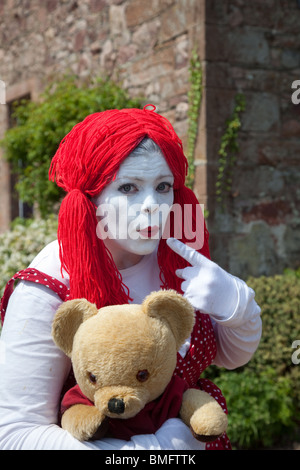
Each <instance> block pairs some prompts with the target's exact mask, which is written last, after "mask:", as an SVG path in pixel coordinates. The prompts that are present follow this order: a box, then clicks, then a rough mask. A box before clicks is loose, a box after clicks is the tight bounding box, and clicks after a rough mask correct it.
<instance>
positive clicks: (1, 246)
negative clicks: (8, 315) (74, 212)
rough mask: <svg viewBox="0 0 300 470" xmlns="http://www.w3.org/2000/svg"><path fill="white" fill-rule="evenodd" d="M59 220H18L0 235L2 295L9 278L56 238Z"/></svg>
mask: <svg viewBox="0 0 300 470" xmlns="http://www.w3.org/2000/svg"><path fill="white" fill-rule="evenodd" d="M56 232H57V221H56V219H55V218H54V217H50V218H48V219H47V220H27V221H26V223H24V222H22V221H20V220H16V221H15V222H14V224H13V227H12V229H11V230H9V231H7V232H5V233H2V234H1V235H0V296H2V294H3V291H4V287H5V285H6V283H7V282H8V281H9V279H10V278H11V277H12V276H13V275H14V274H15V273H16V272H17V271H20V270H21V269H24V268H26V267H27V266H28V265H29V264H30V263H31V261H32V260H33V258H34V257H35V256H36V255H37V254H38V253H39V251H41V249H42V248H43V247H44V246H45V245H47V244H48V243H50V242H51V241H53V240H55V239H56Z"/></svg>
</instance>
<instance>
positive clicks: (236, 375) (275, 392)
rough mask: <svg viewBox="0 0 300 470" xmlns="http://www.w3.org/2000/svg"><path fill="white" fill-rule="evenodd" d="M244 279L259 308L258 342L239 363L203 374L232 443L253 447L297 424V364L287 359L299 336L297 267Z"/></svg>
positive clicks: (272, 441)
mask: <svg viewBox="0 0 300 470" xmlns="http://www.w3.org/2000/svg"><path fill="white" fill-rule="evenodd" d="M247 283H248V285H249V286H251V287H252V288H253V289H254V291H255V293H256V300H257V302H258V304H259V305H260V307H261V309H262V323H263V332H262V338H261V342H260V345H259V347H258V349H257V351H256V353H255V354H254V356H253V358H252V359H251V361H250V362H249V363H248V364H247V365H245V366H244V367H241V368H239V369H237V370H234V371H225V370H223V369H221V370H220V369H217V368H216V367H211V368H209V369H208V370H207V372H206V376H207V377H209V378H210V379H211V380H213V381H214V382H215V383H216V385H218V386H219V387H220V388H221V390H222V392H223V393H224V396H225V398H226V400H227V405H228V409H229V428H228V435H229V437H230V439H231V441H232V442H233V443H234V444H235V445H237V446H238V447H244V448H254V447H259V446H271V445H274V444H276V442H277V441H278V440H279V439H280V438H282V436H288V435H292V433H293V432H294V430H295V427H296V426H297V424H299V420H300V387H299V384H300V364H295V363H294V361H293V360H292V355H293V353H294V352H295V349H293V346H292V345H293V342H294V341H296V340H300V322H299V314H300V269H299V270H298V271H292V270H287V271H285V272H284V273H283V274H282V275H276V276H272V277H265V276H262V277H260V278H250V279H249V280H248V282H247ZM299 355H300V354H299ZM299 355H298V356H299Z"/></svg>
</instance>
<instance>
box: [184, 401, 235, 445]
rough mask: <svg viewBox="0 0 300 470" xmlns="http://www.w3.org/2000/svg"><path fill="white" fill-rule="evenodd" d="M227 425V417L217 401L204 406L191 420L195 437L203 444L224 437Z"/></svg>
mask: <svg viewBox="0 0 300 470" xmlns="http://www.w3.org/2000/svg"><path fill="white" fill-rule="evenodd" d="M227 424H228V420H227V415H226V414H225V413H224V411H223V410H222V408H221V407H220V405H219V404H218V403H217V402H216V401H215V402H210V403H206V404H205V405H203V406H202V407H201V408H200V409H198V410H196V411H195V412H194V413H193V415H192V416H191V419H190V427H191V431H192V433H193V436H194V437H195V438H196V439H197V440H198V441H202V442H212V441H215V440H216V439H217V438H218V437H220V436H222V434H223V433H224V432H225V431H226V429H227Z"/></svg>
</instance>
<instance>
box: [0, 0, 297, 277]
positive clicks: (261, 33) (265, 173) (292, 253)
mask: <svg viewBox="0 0 300 470" xmlns="http://www.w3.org/2000/svg"><path fill="white" fill-rule="evenodd" d="M0 17H1V23H0V79H1V80H3V81H4V82H5V84H6V89H7V101H11V100H13V99H15V98H19V97H21V96H22V95H23V96H24V95H26V94H28V93H29V94H30V95H31V98H32V99H36V97H37V96H38V93H39V92H40V91H41V90H42V89H43V88H44V87H45V85H46V84H47V83H48V82H49V81H50V80H53V79H55V78H57V77H59V76H61V75H62V74H63V73H65V72H73V73H76V74H78V75H79V76H80V77H81V78H82V79H85V78H87V77H90V76H101V77H105V76H109V77H111V78H113V79H118V80H121V81H122V82H123V85H124V87H126V89H128V90H129V92H130V94H131V95H143V96H144V97H145V103H146V102H150V103H153V104H155V105H156V106H157V110H158V111H159V112H160V113H162V114H163V115H164V116H166V117H167V118H169V119H170V121H171V122H172V123H173V125H174V127H175V129H176V131H177V132H178V134H179V136H180V137H181V138H182V140H183V143H184V146H185V148H186V146H187V129H188V119H187V109H188V100H187V93H188V90H189V82H188V68H189V61H190V57H191V51H192V50H193V49H194V47H195V46H196V48H197V50H198V54H199V56H200V59H201V61H202V66H203V72H204V90H203V99H202V106H201V111H200V115H199V118H200V119H199V128H198V131H199V132H198V140H197V145H196V151H195V164H196V179H195V187H194V189H195V193H196V195H197V197H198V198H199V200H200V202H201V203H204V204H205V207H206V209H208V211H209V218H208V227H209V230H210V233H211V250H212V255H213V257H214V259H215V260H216V261H217V262H219V263H220V264H221V265H222V266H224V267H225V268H226V269H229V270H230V271H231V272H232V273H235V274H237V275H241V276H244V277H245V276H247V275H248V274H255V275H259V274H271V273H274V272H280V271H281V270H282V269H283V268H284V267H286V266H291V267H292V266H297V265H299V262H300V239H299V232H300V231H299V225H300V217H299V199H300V195H299V176H300V173H299V172H300V170H299V150H300V143H299V137H300V116H299V113H300V105H295V104H293V103H292V101H291V94H292V90H291V85H292V82H293V81H294V80H297V79H300V47H299V46H300V36H299V24H300V9H299V8H298V2H297V1H296V0H295V1H294V0H265V1H263V2H262V1H259V0H252V1H246V0H224V1H221V0H152V1H149V0H80V1H79V0H77V1H76V0H61V1H58V0H45V1H43V2H40V1H38V0H22V1H21V0H2V1H1V0H0ZM237 92H241V93H243V94H244V96H245V98H246V112H245V113H244V115H243V117H242V128H241V132H240V134H239V145H240V152H239V155H238V159H237V163H236V166H235V169H234V181H233V186H232V189H231V191H230V195H229V197H228V204H227V207H226V210H225V211H224V212H222V211H221V210H220V208H219V207H218V205H217V204H216V197H215V180H216V174H217V161H218V150H219V147H220V141H221V137H222V135H223V133H224V129H225V122H226V119H227V118H228V117H229V116H230V114H231V112H232V109H233V106H234V98H235V95H236V93H237ZM0 108H1V110H0V132H1V133H3V132H4V130H5V128H6V127H7V125H8V124H7V118H6V117H5V116H6V115H5V110H4V108H5V107H4V106H3V105H0ZM0 165H1V167H0V170H1V176H0V184H1V189H0V213H1V216H0V230H3V229H5V228H6V227H7V226H8V221H9V207H8V202H7V201H8V196H7V188H8V185H9V181H8V179H9V178H8V171H7V166H5V164H4V162H3V161H1V160H0ZM2 170H3V171H2ZM6 207H7V210H5V208H6Z"/></svg>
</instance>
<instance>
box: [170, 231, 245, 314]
mask: <svg viewBox="0 0 300 470" xmlns="http://www.w3.org/2000/svg"><path fill="white" fill-rule="evenodd" d="M167 244H168V246H169V247H170V248H171V249H172V250H173V251H174V252H175V253H177V254H178V255H180V256H182V258H184V259H185V260H186V261H188V262H189V263H190V264H191V266H187V267H186V268H184V269H177V270H176V271H175V273H176V275H177V276H178V277H180V278H181V279H183V282H182V284H181V288H182V291H183V292H184V297H185V298H187V299H188V300H189V301H190V303H191V304H192V305H193V307H194V308H195V309H197V310H200V311H201V312H202V313H207V314H210V315H211V316H212V317H213V318H214V319H215V320H216V321H226V320H228V319H229V318H230V317H231V316H232V315H233V314H234V312H235V310H236V308H237V306H238V302H239V289H238V285H237V282H238V281H239V279H237V278H235V277H234V276H232V275H231V274H229V273H227V272H226V271H224V269H222V268H221V267H220V266H218V265H217V264H216V263H214V262H213V261H211V260H209V259H208V258H206V257H205V256H203V255H201V254H200V253H198V252H197V251H196V250H194V249H193V248H191V247H189V246H188V245H185V244H184V243H182V242H181V241H179V240H177V239H175V238H169V239H168V240H167ZM241 282H242V281H241Z"/></svg>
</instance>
